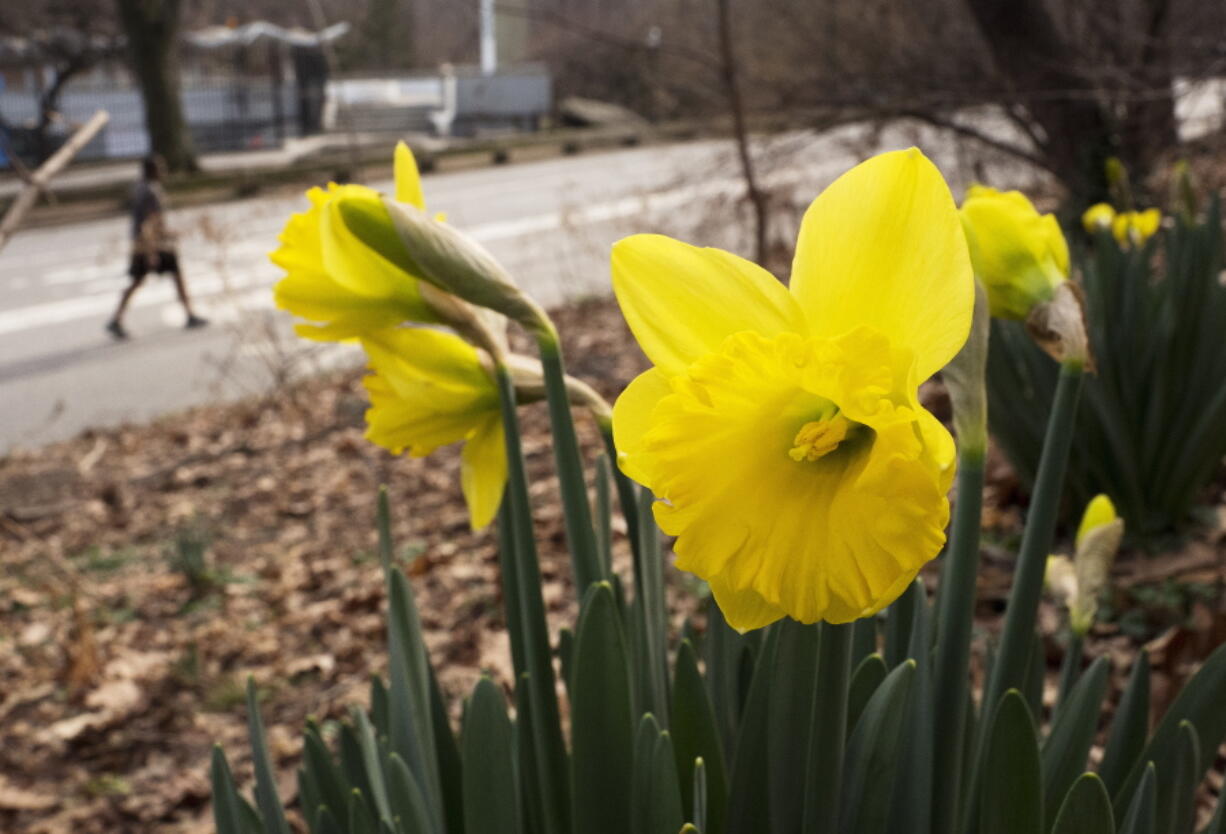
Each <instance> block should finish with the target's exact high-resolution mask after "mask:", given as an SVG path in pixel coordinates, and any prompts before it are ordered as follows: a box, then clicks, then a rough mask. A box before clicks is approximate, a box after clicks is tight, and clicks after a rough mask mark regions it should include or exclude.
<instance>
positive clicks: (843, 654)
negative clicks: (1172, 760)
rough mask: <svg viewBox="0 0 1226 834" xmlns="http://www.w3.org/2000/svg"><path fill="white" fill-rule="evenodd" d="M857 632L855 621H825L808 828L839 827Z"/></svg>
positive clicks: (811, 833) (827, 831)
mask: <svg viewBox="0 0 1226 834" xmlns="http://www.w3.org/2000/svg"><path fill="white" fill-rule="evenodd" d="M854 632H855V624H854V623H844V624H842V625H833V624H831V623H823V624H822V636H821V645H820V647H819V648H818V661H817V686H816V687H815V688H814V691H813V718H812V722H811V723H810V726H809V757H808V768H807V769H808V773H807V776H806V783H807V784H806V786H805V788H806V789H805V799H804V826H803V828H802V829H801V830H802V831H804V832H805V834H834V833H835V832H836V831H837V830H838V822H839V799H840V795H841V793H842V789H843V758H844V754H843V753H844V749H845V748H846V746H847V693H848V684H849V678H850V677H851V643H852V635H853V634H854Z"/></svg>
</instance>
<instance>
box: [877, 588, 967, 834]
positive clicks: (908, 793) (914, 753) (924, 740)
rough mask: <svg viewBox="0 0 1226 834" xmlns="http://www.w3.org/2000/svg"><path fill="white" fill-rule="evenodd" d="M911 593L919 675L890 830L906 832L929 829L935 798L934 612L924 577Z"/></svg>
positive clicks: (924, 833)
mask: <svg viewBox="0 0 1226 834" xmlns="http://www.w3.org/2000/svg"><path fill="white" fill-rule="evenodd" d="M908 595H909V596H911V597H913V599H914V603H913V605H912V613H913V616H914V623H913V624H912V626H911V628H910V629H909V632H910V635H911V643H910V645H909V646H908V647H907V651H906V654H907V655H909V656H910V657H911V658H912V659H914V661H915V679H914V681H913V682H912V684H911V695H910V697H909V698H907V708H906V709H907V714H906V718H904V719H903V727H902V740H901V744H900V748H899V753H898V759H899V763H898V770H897V773H896V774H895V780H894V795H893V797H892V799H891V800H890V825H889V828H888V830H889V831H906V832H907V834H930V832H931V831H932V806H933V804H934V803H935V799H934V796H933V740H934V736H933V733H934V724H933V721H934V719H933V713H934V702H933V689H932V686H933V681H932V659H931V658H932V654H933V652H932V622H931V611H930V609H929V607H928V600H927V598H926V593H925V591H924V582H923V580H922V579H916V580H915V581H914V582H912V583H911V590H910V591H909V592H908ZM964 691H965V689H964ZM963 720H965V715H964V716H963ZM964 735H969V734H964ZM942 743H943V744H947V743H948V742H944V741H943V742H942Z"/></svg>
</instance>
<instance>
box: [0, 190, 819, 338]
mask: <svg viewBox="0 0 1226 834" xmlns="http://www.w3.org/2000/svg"><path fill="white" fill-rule="evenodd" d="M793 176H794V177H795V178H797V179H799V176H798V175H793ZM737 188H738V184H737V183H736V182H735V181H733V180H727V181H714V182H708V183H704V184H701V185H695V186H686V187H682V188H676V189H673V190H671V191H667V192H664V193H659V194H644V195H633V196H628V197H620V198H617V199H614V200H609V201H606V202H601V203H593V204H591V205H587V206H583V207H581V208H578V209H576V210H575V211H574V212H569V213H568V212H545V213H543V214H537V215H532V216H529V217H520V218H516V219H514V220H501V221H495V222H490V223H482V224H479V225H477V226H473V227H470V228H468V229H466V230H465V231H466V232H467V233H468V234H469V235H470V236H471V237H473V238H475V239H476V240H478V241H481V242H482V243H490V242H493V241H499V240H507V239H514V238H519V237H524V236H526V235H531V234H542V233H547V232H552V231H557V230H559V229H562V228H563V227H564V226H584V225H592V224H596V223H601V222H607V221H610V220H616V219H619V218H624V217H630V216H633V215H643V214H646V213H648V212H652V211H661V210H667V209H670V208H676V207H678V206H681V205H685V204H688V203H692V202H693V201H695V200H698V199H704V198H711V197H718V196H726V195H728V194H731V193H734V192H735V190H736V189H737ZM274 247H275V242H274V241H273V240H270V239H268V240H266V239H263V238H257V239H255V240H245V241H239V242H235V243H234V244H232V245H225V244H222V245H219V246H217V247H209V248H207V249H205V247H199V249H198V248H197V246H196V245H193V246H191V247H190V248H188V247H184V261H185V262H188V263H190V262H192V261H193V257H192V250H197V251H196V255H195V258H194V260H195V262H199V261H201V260H203V261H205V262H206V263H207V262H210V261H212V263H215V264H218V266H219V267H220V270H208V271H201V272H190V273H188V275H187V280H188V286H189V289H190V291H191V293H192V295H193V296H194V297H200V298H201V299H205V298H207V297H209V296H213V295H218V294H223V293H225V292H226V291H227V290H230V291H232V290H236V289H246V288H249V287H252V286H254V285H258V286H259V290H258V292H252V293H244V294H243V295H242V296H240V297H239V298H237V299H235V302H236V303H238V304H240V305H242V306H243V308H244V309H250V308H251V307H254V306H271V304H272V298H271V293H269V292H268V289H267V288H268V286H269V285H270V284H271V283H272V282H273V281H275V280H276V278H277V277H278V275H279V274H280V271H279V270H278V269H277V268H276V267H275V266H274V265H273V264H272V263H271V262H269V261H267V260H265V259H264V258H265V256H266V255H267V253H268V252H270V251H271V250H272V249H273V248H274ZM201 250H204V251H201ZM210 256H212V257H210ZM218 256H221V257H218ZM237 259H242V260H244V261H246V260H247V259H251V260H252V261H254V262H253V263H243V264H242V265H241V268H239V265H238V264H236V263H235V260H237ZM219 261H221V263H218V262H219ZM116 273H117V270H116V268H115V267H114V266H113V265H111V266H105V267H103V266H93V267H81V268H78V269H72V270H68V269H62V270H56V271H54V272H51V273H48V274H47V276H46V277H44V279H43V282H44V283H46V284H52V285H71V284H74V283H79V284H80V285H81V286H79V287H78V288H77V289H78V294H77V296H76V297H73V298H65V299H62V300H59V301H49V302H42V303H39V304H31V305H29V306H26V307H18V308H16V309H12V310H5V311H0V336H2V335H6V334H10V333H20V332H23V331H27V330H35V329H37V328H40V327H46V326H48V325H55V324H63V323H66V322H71V321H77V320H80V319H87V318H92V317H95V316H104V315H107V314H109V313H111V312H112V311H113V310H114V308H115V305H116V303H117V302H118V298H119V292H120V290H121V289H122V288H123V286H124V283H123V281H124V277H123V275H122V274H116ZM240 274H241V277H240ZM152 283H153V285H152V286H146V287H143V288H142V289H141V291H140V292H139V293H137V294H136V295H135V296H134V297H133V299H132V307H134V308H147V307H156V306H159V305H174V306H177V299H176V298H175V295H174V291H173V287H172V285H171V284H170V282H169V281H165V280H163V281H155V282H152ZM256 296H260V297H261V300H259V301H256V300H255V299H256ZM264 297H267V298H264ZM240 299H241V300H240ZM172 316H174V317H175V320H176V321H177V316H176V311H175V310H174V309H173V307H172V308H170V309H168V310H166V311H164V312H163V317H164V318H166V320H168V321H169V320H170V318H171V317H172Z"/></svg>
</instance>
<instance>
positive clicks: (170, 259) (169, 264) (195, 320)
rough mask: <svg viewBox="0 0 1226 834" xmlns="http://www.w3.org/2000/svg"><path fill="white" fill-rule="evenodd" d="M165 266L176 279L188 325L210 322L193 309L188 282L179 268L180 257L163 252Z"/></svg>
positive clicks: (203, 324) (177, 290)
mask: <svg viewBox="0 0 1226 834" xmlns="http://www.w3.org/2000/svg"><path fill="white" fill-rule="evenodd" d="M162 260H163V264H164V268H165V269H166V270H167V271H168V272H169V273H170V277H171V278H173V279H174V282H175V291H176V292H177V293H178V294H179V303H180V304H182V305H183V312H185V313H187V326H188V327H204V326H205V325H206V324H208V323H209V322H208V319H203V318H201V317H200V316H198V315H196V312H195V310H193V309H192V300H191V298H190V297H188V295H187V283H186V282H185V281H184V280H183V272H182V270H181V269H180V268H179V258H178V256H177V255H176V254H175V253H173V252H164V253H162Z"/></svg>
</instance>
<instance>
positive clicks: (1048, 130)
mask: <svg viewBox="0 0 1226 834" xmlns="http://www.w3.org/2000/svg"><path fill="white" fill-rule="evenodd" d="M966 2H967V6H968V8H969V9H970V12H971V15H972V17H973V18H974V19H975V22H976V23H977V24H978V26H979V29H980V31H982V32H983V35H984V39H985V40H986V41H987V44H988V48H989V50H990V51H991V53H992V57H993V59H994V60H995V63H996V66H997V68H998V69H999V71H1000V74H1001V76H1002V77H1003V79H1004V80H1005V82H1006V83H1007V84H1008V85H1009V86H1010V87H1011V88H1012V92H1013V98H1014V100H1015V101H1016V102H1017V103H1018V104H1021V105H1022V106H1023V107H1024V108H1025V110H1026V113H1027V114H1029V116H1030V118H1031V120H1033V122H1034V124H1035V125H1037V126H1038V127H1039V128H1040V130H1041V132H1042V135H1041V137H1040V149H1039V150H1040V152H1041V154H1042V155H1043V156H1044V158H1046V159H1047V160H1048V162H1049V167H1050V168H1051V170H1052V171H1053V172H1054V173H1055V174H1056V175H1057V176H1058V177H1059V178H1060V179H1061V180H1062V181H1063V182H1064V183H1065V185H1066V186H1068V188H1069V190H1070V191H1071V192H1072V196H1073V198H1074V199H1075V200H1077V201H1086V200H1091V201H1093V200H1098V199H1106V196H1107V181H1106V174H1105V169H1104V163H1105V162H1106V159H1107V157H1109V156H1112V155H1113V154H1116V153H1117V148H1116V137H1115V132H1114V131H1113V130H1112V126H1111V124H1110V122H1109V119H1108V117H1107V115H1106V114H1105V113H1104V112H1103V111H1102V110H1101V109H1100V107H1099V105H1098V103H1097V102H1096V101H1095V99H1094V97H1093V96H1092V95H1091V92H1092V91H1091V89H1090V87H1089V85H1088V84H1087V83H1086V79H1084V78H1083V77H1082V76H1081V74H1080V73H1078V72H1077V69H1076V60H1075V59H1076V55H1075V53H1074V52H1073V50H1072V49H1071V48H1070V46H1069V44H1068V43H1067V42H1066V41H1065V39H1064V37H1063V35H1062V34H1061V32H1060V30H1059V28H1058V27H1057V25H1056V23H1055V21H1053V20H1052V18H1051V15H1050V14H1049V13H1048V11H1047V9H1046V7H1045V6H1044V4H1043V0H966Z"/></svg>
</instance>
